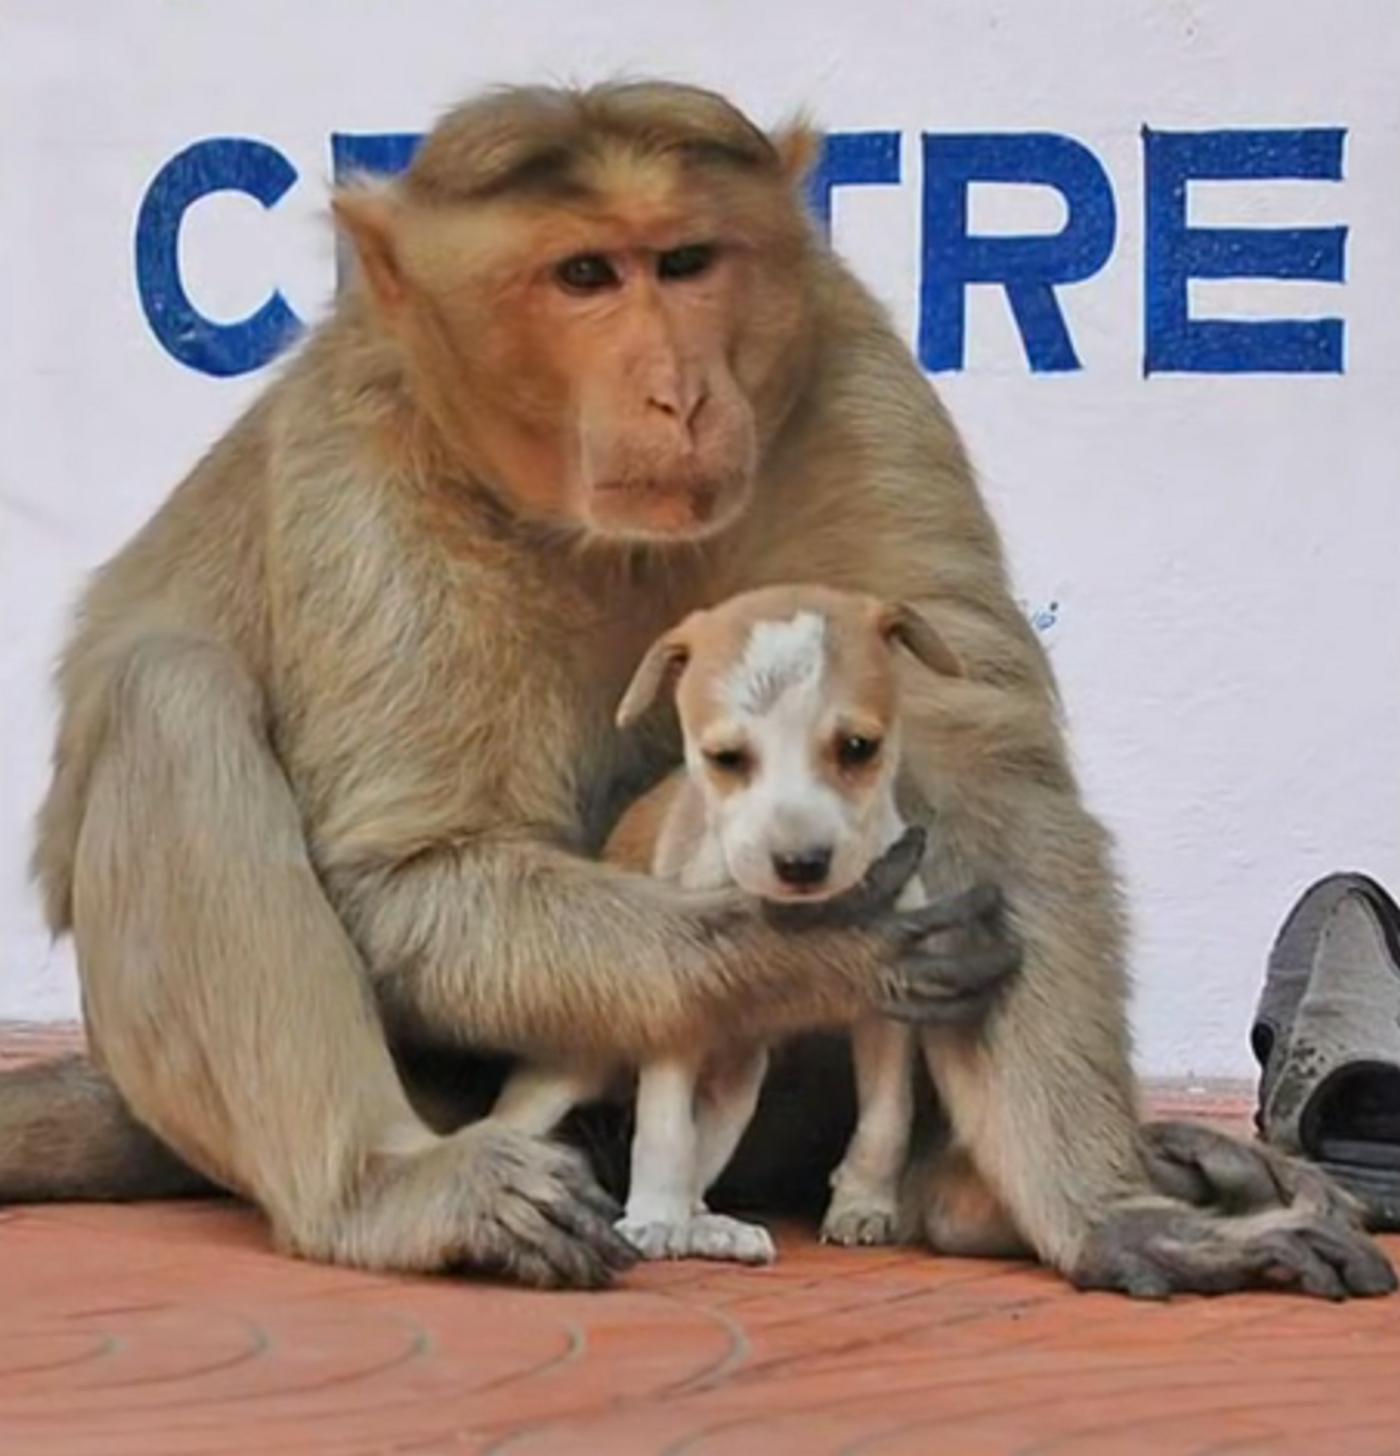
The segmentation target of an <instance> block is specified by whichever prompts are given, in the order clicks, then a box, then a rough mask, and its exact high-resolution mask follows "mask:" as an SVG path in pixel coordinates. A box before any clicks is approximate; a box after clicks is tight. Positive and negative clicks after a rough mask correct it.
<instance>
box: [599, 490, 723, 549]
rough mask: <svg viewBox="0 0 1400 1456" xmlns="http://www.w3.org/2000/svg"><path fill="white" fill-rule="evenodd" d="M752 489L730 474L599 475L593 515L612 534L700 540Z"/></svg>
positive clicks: (715, 529) (605, 531) (600, 527)
mask: <svg viewBox="0 0 1400 1456" xmlns="http://www.w3.org/2000/svg"><path fill="white" fill-rule="evenodd" d="M746 495H747V492H746V491H745V490H744V489H743V486H742V482H741V481H739V480H737V479H728V480H713V479H708V478H707V479H700V480H687V481H676V480H658V479H654V478H646V477H628V478H625V479H612V480H605V481H599V482H598V483H597V484H596V485H594V486H593V488H592V490H591V491H590V492H589V511H588V514H589V517H590V519H591V522H592V524H593V526H594V527H595V529H597V530H598V531H600V532H601V533H603V534H605V535H608V536H615V537H632V538H649V539H653V540H655V539H672V540H697V539H699V538H702V537H705V536H710V535H713V534H715V532H717V531H720V530H723V528H724V527H725V526H727V525H729V524H730V523H731V522H732V521H733V520H734V519H735V517H736V516H737V515H738V514H739V512H740V510H741V509H742V507H743V505H744V502H745V498H746Z"/></svg>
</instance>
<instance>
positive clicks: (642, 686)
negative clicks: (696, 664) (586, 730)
mask: <svg viewBox="0 0 1400 1456" xmlns="http://www.w3.org/2000/svg"><path fill="white" fill-rule="evenodd" d="M689 661H690V642H689V639H688V638H687V637H686V635H685V628H684V625H682V626H680V627H677V628H676V629H675V630H674V631H671V632H667V633H666V635H665V636H664V637H659V638H657V640H656V641H655V642H653V643H652V644H651V646H650V647H649V648H647V651H646V656H644V657H643V658H642V660H641V662H640V663H639V664H638V666H637V670H636V672H634V673H633V674H632V681H631V682H630V683H628V685H627V691H626V692H625V693H623V695H622V701H621V702H620V703H619V704H618V705H617V715H616V717H615V718H614V720H613V721H614V722H615V723H616V724H617V726H618V727H619V728H630V727H631V726H632V724H633V723H635V722H636V721H637V719H638V718H640V717H641V716H642V714H643V713H645V712H646V710H647V709H648V708H649V707H651V705H652V704H653V703H654V702H655V701H656V699H657V697H658V696H659V695H660V693H661V690H662V688H669V687H674V685H675V683H676V680H677V679H678V678H679V677H680V675H681V673H682V672H683V671H684V669H685V665H686V663H687V662H689Z"/></svg>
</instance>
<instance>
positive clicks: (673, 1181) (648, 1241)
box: [617, 1057, 699, 1259]
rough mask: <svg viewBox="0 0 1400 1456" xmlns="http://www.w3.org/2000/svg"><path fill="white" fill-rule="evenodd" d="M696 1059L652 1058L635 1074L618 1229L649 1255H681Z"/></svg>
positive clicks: (691, 1166)
mask: <svg viewBox="0 0 1400 1456" xmlns="http://www.w3.org/2000/svg"><path fill="white" fill-rule="evenodd" d="M698 1072H699V1066H698V1063H696V1062H694V1061H690V1060H687V1059H682V1058H679V1057H677V1058H670V1059H667V1060H664V1061H655V1062H649V1063H647V1064H646V1065H645V1066H643V1067H642V1068H641V1069H640V1071H639V1072H638V1074H637V1115H636V1128H635V1130H634V1131H633V1134H632V1178H631V1183H630V1185H629V1188H628V1193H627V1207H626V1209H625V1211H624V1212H623V1215H622V1218H621V1220H620V1221H619V1222H618V1225H617V1227H618V1231H619V1232H620V1233H621V1234H622V1235H623V1237H624V1238H626V1239H627V1240H628V1241H629V1242H630V1243H632V1244H634V1245H635V1246H636V1247H637V1248H638V1249H639V1250H640V1251H641V1253H642V1256H643V1258H647V1259H666V1258H680V1257H682V1256H681V1254H680V1253H679V1252H678V1249H677V1245H678V1244H679V1243H681V1242H683V1241H684V1239H685V1235H686V1232H687V1230H688V1229H689V1226H690V1219H691V1213H692V1206H693V1202H694V1189H695V1156H696V1144H697V1139H696V1132H695V1083H696V1077H697V1075H698Z"/></svg>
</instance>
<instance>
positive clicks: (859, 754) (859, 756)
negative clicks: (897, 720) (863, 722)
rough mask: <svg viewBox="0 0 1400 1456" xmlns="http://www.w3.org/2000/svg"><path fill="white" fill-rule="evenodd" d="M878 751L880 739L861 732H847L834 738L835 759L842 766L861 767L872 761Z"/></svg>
mask: <svg viewBox="0 0 1400 1456" xmlns="http://www.w3.org/2000/svg"><path fill="white" fill-rule="evenodd" d="M879 751H880V740H879V739H878V738H868V737H866V736H865V735H864V734H863V733H848V734H846V735H845V736H844V737H842V738H838V739H837V740H836V761H837V763H839V764H840V765H841V767H842V768H861V767H863V766H864V765H865V764H867V763H872V762H874V759H875V755H876V754H878V753H879Z"/></svg>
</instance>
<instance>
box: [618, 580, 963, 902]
mask: <svg viewBox="0 0 1400 1456" xmlns="http://www.w3.org/2000/svg"><path fill="white" fill-rule="evenodd" d="M897 645H898V646H902V647H904V648H905V649H907V650H908V652H909V653H910V654H911V655H912V656H913V657H914V658H916V659H917V660H918V661H919V662H921V663H922V664H923V665H924V666H925V667H927V668H928V669H929V670H930V671H932V672H935V673H939V674H942V675H943V676H946V677H957V676H960V675H961V672H962V665H961V663H960V662H959V660H958V657H957V655H956V654H955V653H954V652H953V651H952V649H951V648H950V647H949V646H948V644H947V643H946V642H945V641H944V639H943V637H942V636H941V635H940V634H939V633H938V632H937V631H936V630H935V629H934V628H933V627H932V626H931V625H930V624H929V623H928V622H927V621H925V620H924V618H923V617H921V616H920V615H919V614H918V613H917V612H915V611H914V610H913V609H912V608H911V607H909V606H907V605H905V604H904V603H902V602H884V601H881V600H879V599H878V598H876V597H872V596H865V595H860V594H855V593H850V592H841V591H834V590H832V589H829V588H826V587H818V586H812V585H798V586H771V587H762V588H758V589H756V590H754V591H750V592H744V593H740V594H739V595H737V596H733V597H730V598H729V599H728V600H726V601H724V602H721V603H720V605H718V606H716V607H712V608H710V609H709V610H708V611H703V612H696V613H694V614H692V615H691V616H690V617H688V618H687V619H686V620H685V621H684V622H682V623H681V624H680V626H678V627H676V628H674V629H673V630H672V631H670V632H668V633H666V635H665V636H664V637H662V638H660V639H659V640H658V641H656V642H654V643H653V644H652V646H651V647H650V648H649V649H648V651H647V653H646V655H645V657H644V658H643V660H642V661H641V663H640V664H639V665H638V667H637V671H636V673H635V674H634V676H633V678H632V681H631V683H630V684H629V685H628V688H627V691H626V693H625V694H624V695H623V699H622V702H621V704H620V705H619V707H618V711H617V722H618V726H619V727H623V728H625V727H627V726H628V725H629V724H631V723H633V722H635V721H636V720H637V719H638V718H639V717H641V715H642V714H643V713H644V712H646V710H647V708H648V707H649V706H650V705H651V703H652V702H653V701H654V700H655V699H656V696H657V694H658V693H659V692H660V691H661V690H662V687H663V685H665V684H667V683H670V682H674V683H675V690H676V706H677V709H678V711H679V715H680V721H681V728H682V731H683V733H684V735H685V754H686V764H687V767H688V769H689V771H690V774H691V775H692V777H693V779H694V781H695V782H696V783H697V784H698V785H699V786H700V789H701V791H702V793H703V794H704V796H705V803H706V807H707V810H708V813H709V822H710V824H711V825H712V826H713V827H714V828H715V830H716V831H717V832H718V835H719V839H720V843H721V845H722V847H723V852H724V856H725V860H726V864H727V867H728V870H729V874H730V876H731V878H732V879H733V880H734V882H735V883H736V884H738V885H739V886H740V887H742V888H743V889H745V890H748V891H749V892H750V893H751V894H754V895H759V896H762V897H763V898H765V899H784V900H786V899H798V898H802V899H820V898H824V897H827V896H831V895H837V894H840V893H841V892H842V891H843V890H846V889H848V888H850V886H852V885H853V884H855V883H856V881H858V880H859V879H860V878H861V877H862V876H863V875H864V873H865V871H866V869H867V868H868V867H869V865H870V864H871V862H872V861H873V860H874V859H875V858H876V857H877V855H878V854H879V853H880V852H881V851H882V850H883V849H884V847H885V845H886V843H888V841H889V838H890V836H891V834H892V831H893V830H894V829H895V828H896V827H897V816H896V811H895V805H894V785H895V776H896V774H897V771H898V759H899V741H898V678H897V673H896V667H895V650H896V646H897Z"/></svg>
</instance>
